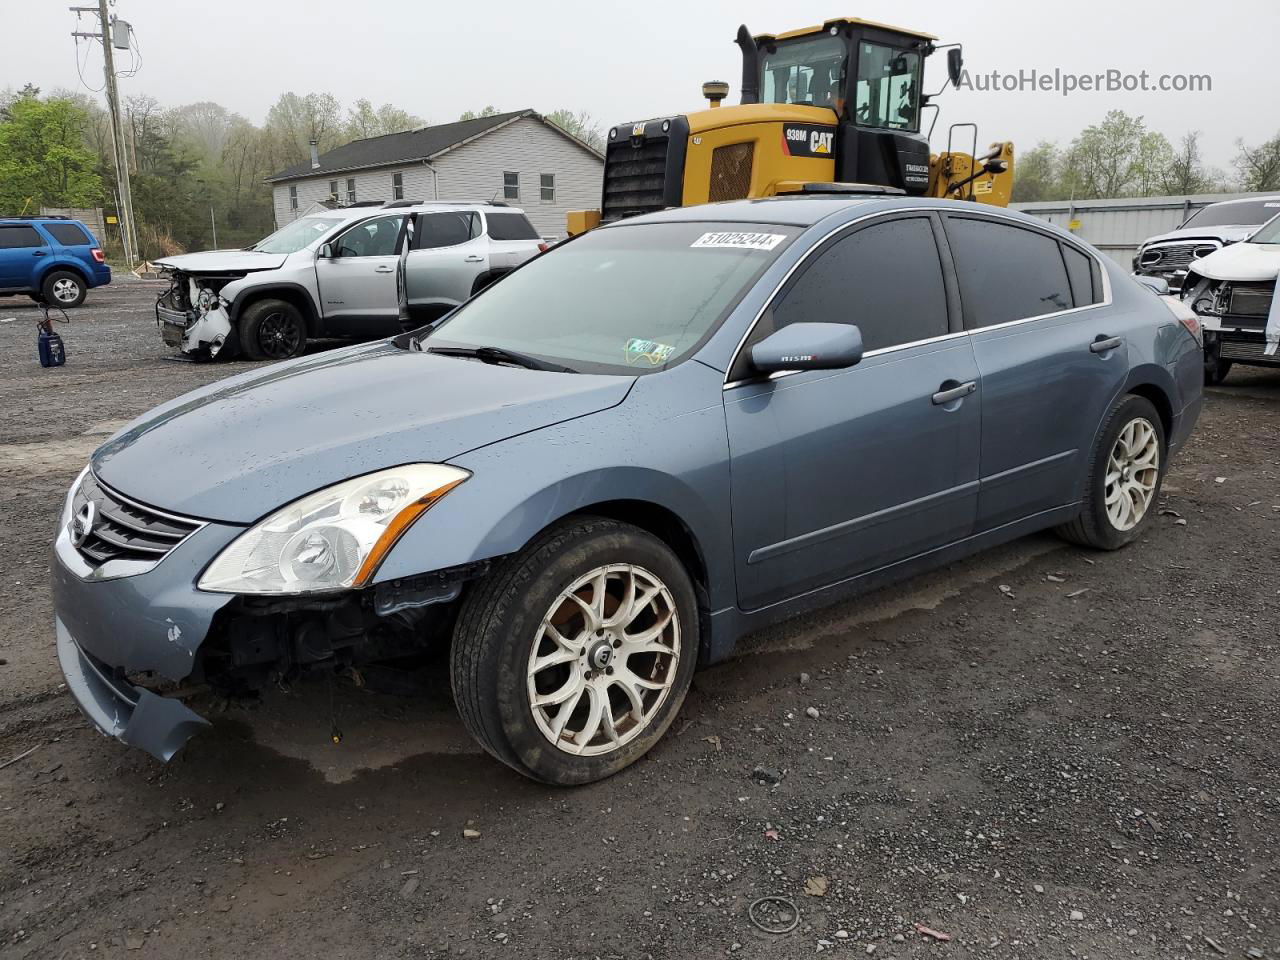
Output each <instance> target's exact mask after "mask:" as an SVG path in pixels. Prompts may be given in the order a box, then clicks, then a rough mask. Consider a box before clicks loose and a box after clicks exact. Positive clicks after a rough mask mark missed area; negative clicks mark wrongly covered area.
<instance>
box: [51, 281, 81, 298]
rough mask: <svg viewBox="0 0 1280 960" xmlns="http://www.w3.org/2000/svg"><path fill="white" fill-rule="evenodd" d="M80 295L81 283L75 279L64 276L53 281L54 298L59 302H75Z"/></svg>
mask: <svg viewBox="0 0 1280 960" xmlns="http://www.w3.org/2000/svg"><path fill="white" fill-rule="evenodd" d="M79 296H80V285H79V284H78V283H76V282H75V281H74V280H70V279H68V278H66V277H63V278H61V279H59V280H55V281H53V298H54V299H55V300H57V301H58V302H59V303H74V302H75V300H76V298H77V297H79Z"/></svg>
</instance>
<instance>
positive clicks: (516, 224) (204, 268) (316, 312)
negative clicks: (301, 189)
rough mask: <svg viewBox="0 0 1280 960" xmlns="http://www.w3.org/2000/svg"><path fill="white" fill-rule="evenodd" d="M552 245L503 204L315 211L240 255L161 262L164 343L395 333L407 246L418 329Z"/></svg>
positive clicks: (283, 351)
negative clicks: (167, 282) (164, 284)
mask: <svg viewBox="0 0 1280 960" xmlns="http://www.w3.org/2000/svg"><path fill="white" fill-rule="evenodd" d="M546 249H547V245H546V243H545V242H543V240H542V238H541V237H539V236H538V233H537V231H536V230H534V228H533V225H532V224H531V223H530V222H529V219H528V218H527V217H526V216H525V215H524V212H523V211H521V210H518V209H516V208H513V207H508V206H507V205H506V204H503V203H497V202H493V203H453V202H443V201H442V202H427V203H421V202H416V201H405V200H400V201H394V202H391V203H386V204H381V203H374V204H354V205H352V206H350V207H339V208H335V209H320V210H317V211H316V212H314V213H310V214H308V215H307V216H304V217H300V218H298V219H297V220H294V221H293V222H292V223H289V224H287V225H285V226H284V227H282V228H281V229H279V230H277V231H276V232H275V233H273V234H271V236H269V237H266V238H265V239H263V240H260V241H259V242H257V243H255V244H254V245H253V246H251V247H248V248H247V249H244V250H210V251H207V252H204V253H190V254H184V255H182V256H176V257H167V258H165V259H163V260H159V261H157V262H156V265H157V266H158V267H159V268H160V269H161V272H162V274H163V275H165V276H166V277H167V278H168V279H169V280H170V286H169V288H168V289H167V290H166V291H165V292H164V293H163V294H161V295H160V297H159V299H158V300H157V301H156V322H157V323H158V324H159V326H160V331H161V335H162V336H163V338H164V341H165V343H167V344H169V345H171V346H174V347H177V348H178V349H179V350H180V351H181V352H182V353H184V354H186V355H189V356H194V357H209V358H212V357H217V356H230V355H234V354H235V353H237V352H239V353H243V354H245V355H246V356H248V357H249V358H250V359H252V360H284V359H286V358H288V357H294V356H297V355H298V354H299V353H301V352H302V350H303V349H304V348H305V346H306V343H307V341H308V340H309V339H311V338H315V337H361V338H369V337H379V336H386V335H388V334H394V333H399V332H401V330H402V329H403V327H402V322H401V309H400V297H399V295H398V291H397V283H396V273H397V268H398V265H399V262H400V259H401V254H402V253H404V255H405V256H404V259H405V271H404V272H405V287H406V295H407V299H408V304H407V307H408V310H407V313H408V315H409V317H411V318H412V321H413V325H418V324H420V323H428V322H430V321H432V320H435V319H438V318H439V317H441V316H443V315H444V314H445V313H447V312H448V311H450V310H452V309H453V308H454V307H456V306H457V305H458V304H460V303H462V302H463V301H465V300H466V299H467V298H469V297H470V296H471V295H472V294H474V293H475V292H476V291H478V290H480V289H481V288H482V287H485V286H487V285H488V284H490V283H492V282H493V281H494V280H496V279H497V278H499V277H501V276H502V275H503V274H505V273H510V272H511V271H512V270H514V269H515V268H516V267H518V266H519V265H520V264H522V263H524V262H525V261H526V260H529V259H530V258H532V257H535V256H537V255H538V253H540V252H541V251H543V250H546Z"/></svg>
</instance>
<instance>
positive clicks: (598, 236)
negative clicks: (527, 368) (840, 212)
mask: <svg viewBox="0 0 1280 960" xmlns="http://www.w3.org/2000/svg"><path fill="white" fill-rule="evenodd" d="M798 232H799V231H798V230H797V229H796V228H795V227H780V226H776V225H774V224H767V225H761V224H746V223H653V224H631V225H625V226H617V227H605V228H602V229H596V230H592V231H591V232H590V233H588V234H586V235H585V236H583V237H580V238H578V239H576V240H574V241H572V242H571V243H567V244H565V245H563V246H560V247H557V248H555V249H554V250H552V251H551V252H550V253H548V254H546V255H545V256H541V257H538V258H536V259H534V260H532V261H530V262H529V263H528V264H527V265H525V266H523V267H521V268H520V269H519V270H517V271H516V272H514V273H512V274H511V275H510V276H508V277H504V278H503V279H502V280H501V282H499V283H495V284H494V285H493V286H491V287H489V288H488V289H487V290H485V291H484V292H483V293H481V294H479V295H478V296H476V297H475V298H474V299H472V300H470V301H468V302H467V303H466V304H464V305H463V306H462V307H460V308H459V309H458V310H456V311H455V312H454V313H453V314H452V315H451V316H450V317H449V319H448V320H446V321H445V322H444V323H443V324H441V325H440V326H439V327H438V328H437V329H436V330H435V331H434V332H433V333H432V334H431V335H430V339H429V340H427V341H426V342H425V343H424V344H422V346H423V347H424V348H426V349H428V350H430V349H432V348H433V347H436V346H466V347H501V348H503V349H506V350H512V351H518V352H520V353H525V354H530V355H532V356H534V357H538V358H540V359H543V360H548V361H551V362H553V363H559V364H563V365H564V366H568V367H571V368H573V369H574V370H576V371H579V372H584V373H623V374H636V373H648V372H653V371H655V370H661V369H665V368H666V367H668V366H670V365H672V364H674V363H677V362H679V361H680V360H681V359H683V358H684V357H686V356H688V355H689V354H690V353H691V352H692V351H693V350H694V349H695V348H696V347H698V346H699V345H701V343H702V341H704V340H705V339H706V338H707V336H709V335H710V334H711V333H712V332H713V331H714V330H715V329H716V328H717V327H718V326H719V325H720V323H721V322H722V321H723V320H724V318H725V316H727V315H728V313H729V311H730V310H731V309H733V307H734V305H735V304H737V302H738V300H739V298H740V297H741V296H742V294H743V293H745V292H746V291H747V290H748V289H749V288H750V286H751V284H752V283H754V282H755V280H756V278H757V277H759V276H760V274H761V273H762V272H763V271H764V269H765V268H766V267H767V266H768V265H769V264H770V263H772V262H773V260H774V259H775V258H776V257H777V256H778V254H779V253H781V252H782V250H783V249H784V248H785V247H786V245H787V244H788V243H789V242H790V241H791V239H792V238H794V237H795V236H796V234H797V233H798Z"/></svg>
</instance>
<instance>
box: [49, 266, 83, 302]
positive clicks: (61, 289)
mask: <svg viewBox="0 0 1280 960" xmlns="http://www.w3.org/2000/svg"><path fill="white" fill-rule="evenodd" d="M88 292H89V291H88V288H87V287H86V286H85V283H84V278H83V277H81V276H80V275H79V274H76V273H72V272H71V271H70V270H54V271H53V272H51V273H50V274H49V275H48V276H47V277H45V278H44V283H42V284H41V285H40V293H41V295H42V296H43V297H44V300H45V302H46V303H49V304H52V305H53V306H57V307H62V309H64V310H71V309H72V308H74V307H78V306H80V304H82V303H84V298H85V295H86V294H87V293H88Z"/></svg>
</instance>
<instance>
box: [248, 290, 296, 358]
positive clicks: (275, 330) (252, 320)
mask: <svg viewBox="0 0 1280 960" xmlns="http://www.w3.org/2000/svg"><path fill="white" fill-rule="evenodd" d="M239 325H240V347H241V348H242V349H243V350H244V353H245V355H246V356H247V357H248V358H249V359H250V360H288V359H289V358H290V357H296V356H297V355H298V354H300V353H302V349H303V347H305V346H306V345H307V323H306V320H304V319H303V317H302V311H300V310H299V309H298V308H297V307H295V306H294V305H293V304H291V303H289V302H287V301H285V300H259V301H258V302H257V303H251V304H250V305H249V306H247V307H245V309H244V312H243V313H241V314H240V320H239Z"/></svg>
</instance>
